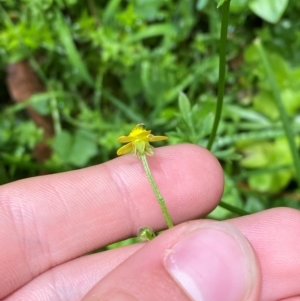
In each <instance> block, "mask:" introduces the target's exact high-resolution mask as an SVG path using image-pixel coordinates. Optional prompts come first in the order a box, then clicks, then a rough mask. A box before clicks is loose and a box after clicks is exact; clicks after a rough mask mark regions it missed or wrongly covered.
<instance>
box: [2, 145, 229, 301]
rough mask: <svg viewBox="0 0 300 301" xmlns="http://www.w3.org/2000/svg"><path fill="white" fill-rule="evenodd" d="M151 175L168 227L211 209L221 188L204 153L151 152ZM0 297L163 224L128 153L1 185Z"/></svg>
mask: <svg viewBox="0 0 300 301" xmlns="http://www.w3.org/2000/svg"><path fill="white" fill-rule="evenodd" d="M149 164H150V168H151V169H152V171H153V176H154V178H155V180H156V182H157V184H158V187H160V189H161V193H162V195H163V196H164V197H165V199H166V203H167V206H168V208H169V211H170V214H171V216H172V218H173V221H174V222H175V224H176V223H180V222H182V221H184V220H188V219H193V218H197V217H199V216H201V215H203V214H206V213H208V212H209V211H211V210H212V209H213V208H214V207H215V206H216V205H217V203H218V201H219V198H220V195H221V193H222V189H223V175H222V170H221V168H220V165H219V163H218V161H217V160H216V159H215V158H214V157H213V156H212V155H211V154H210V153H209V152H208V151H207V150H205V149H202V148H200V147H197V146H194V145H178V146H170V147H163V148H158V149H156V154H155V156H154V157H151V158H149ZM0 217H1V218H0V241H1V243H2V244H3V245H5V246H6V247H5V248H1V249H0V266H1V270H0V279H1V281H0V298H1V297H4V296H6V295H7V294H9V293H11V292H12V291H13V290H15V289H16V288H18V287H19V286H21V285H23V284H24V283H26V282H28V281H29V280H31V279H32V278H34V277H35V276H37V275H38V274H40V273H42V272H44V271H45V270H47V269H49V268H51V267H53V266H56V265H58V264H61V263H62V262H64V261H67V260H70V259H72V258H75V257H78V256H80V255H82V254H84V253H86V252H88V251H90V250H93V249H95V248H97V247H100V246H104V245H107V244H110V243H112V242H114V241H118V240H121V239H124V238H126V237H130V236H134V235H136V233H137V230H138V229H139V228H140V227H142V226H145V225H146V226H150V227H153V228H154V229H155V230H158V229H163V228H164V227H165V222H164V220H163V217H162V213H161V211H160V208H159V206H158V204H157V201H156V199H155V197H154V194H153V192H152V191H151V188H150V184H149V183H148V182H147V179H146V176H145V174H144V171H143V169H142V165H141V162H140V161H139V160H138V159H137V158H136V157H134V156H133V155H128V156H124V157H121V158H117V159H115V160H112V161H110V162H107V163H104V164H102V165H99V166H94V167H90V168H86V169H82V170H78V171H73V172H67V173H62V174H57V175H50V176H43V177H37V178H31V179H26V180H22V181H18V182H15V183H11V184H8V185H4V186H2V187H0Z"/></svg>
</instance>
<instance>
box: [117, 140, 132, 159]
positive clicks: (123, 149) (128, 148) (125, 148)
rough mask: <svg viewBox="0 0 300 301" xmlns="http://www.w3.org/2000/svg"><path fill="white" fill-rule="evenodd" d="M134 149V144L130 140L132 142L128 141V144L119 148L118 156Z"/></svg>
mask: <svg viewBox="0 0 300 301" xmlns="http://www.w3.org/2000/svg"><path fill="white" fill-rule="evenodd" d="M132 150H133V146H132V143H131V142H130V143H127V144H126V145H123V146H122V147H120V148H119V149H118V150H117V155H118V156H121V155H125V154H128V153H130V152H132Z"/></svg>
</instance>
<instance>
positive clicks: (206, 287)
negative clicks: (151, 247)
mask: <svg viewBox="0 0 300 301" xmlns="http://www.w3.org/2000/svg"><path fill="white" fill-rule="evenodd" d="M165 267H166V269H167V271H168V272H169V274H170V275H171V277H173V279H174V280H175V281H176V282H177V283H178V284H179V285H180V286H181V287H182V288H183V290H184V291H186V293H187V295H189V296H190V298H191V300H205V301H215V300H222V301H227V300H228V301H235V300H239V301H256V300H258V299H259V293H260V282H261V277H260V267H259V263H258V260H257V259H256V256H255V253H254V251H253V249H252V247H251V245H250V243H249V242H248V240H247V239H246V238H245V237H244V236H243V235H242V234H241V232H239V231H238V230H237V229H236V228H235V227H233V226H231V225H230V224H227V223H225V222H208V223H207V222H204V224H202V225H201V226H200V228H197V229H196V230H193V231H192V232H190V233H188V234H187V235H186V236H185V237H184V238H182V239H181V240H180V241H178V242H177V243H176V244H175V245H174V246H173V247H172V248H171V250H170V251H169V254H168V255H167V256H166V258H165Z"/></svg>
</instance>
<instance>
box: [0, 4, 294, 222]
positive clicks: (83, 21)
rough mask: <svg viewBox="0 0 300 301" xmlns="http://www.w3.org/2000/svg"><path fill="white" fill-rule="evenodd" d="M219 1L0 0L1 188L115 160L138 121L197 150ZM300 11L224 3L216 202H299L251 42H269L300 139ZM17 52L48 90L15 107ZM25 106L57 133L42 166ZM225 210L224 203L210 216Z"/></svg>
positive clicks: (209, 102)
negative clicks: (121, 140) (8, 77)
mask: <svg viewBox="0 0 300 301" xmlns="http://www.w3.org/2000/svg"><path fill="white" fill-rule="evenodd" d="M221 2H222V1H220V2H219V4H221ZM217 4H218V3H217V1H208V0H186V1H174V0H148V1H145V0H127V1H125V0H123V1H121V0H110V1H104V0H102V1H101V0H99V1H95V0H87V1H80V0H47V1H39V0H30V1H29V0H20V1H14V0H6V1H5V0H0V81H1V82H0V85H1V89H0V90H1V92H0V96H1V100H0V109H1V111H0V183H1V184H3V183H6V182H10V181H13V180H16V179H19V178H24V177H28V176H33V175H38V174H40V173H41V172H42V171H47V172H59V171H64V170H70V169H75V168H82V167H85V166H89V165H93V164H97V163H101V162H105V161H107V160H109V159H112V158H114V157H115V156H116V150H117V148H118V147H119V144H118V143H117V142H116V138H117V137H118V136H119V135H122V134H126V133H127V132H128V131H129V130H130V129H131V128H132V126H133V125H134V124H136V123H139V122H144V123H145V124H146V126H147V127H148V128H151V129H152V130H153V132H157V133H159V134H168V135H169V137H170V139H169V141H170V143H171V144H175V143H182V142H190V143H195V144H199V145H202V146H204V147H205V146H206V145H207V141H208V137H209V134H210V131H211V128H212V123H213V119H214V111H215V105H216V94H217V85H218V68H219V61H218V50H219V49H218V48H219V35H220V9H217ZM299 11H300V2H299V1H297V0H289V1H288V0H285V1H282V0H251V1H250V0H232V3H231V13H230V18H229V28H228V50H227V53H228V54H227V63H228V64H227V66H228V68H227V82H226V93H225V104H224V110H223V114H222V120H221V124H220V127H219V130H218V134H217V138H216V141H215V143H214V145H213V149H212V152H213V153H214V154H215V155H216V156H217V157H218V158H219V160H220V161H221V163H222V165H223V168H224V171H225V174H226V187H225V194H224V198H223V200H224V201H225V202H227V203H229V204H231V205H236V206H239V207H243V208H244V209H246V210H248V211H250V212H253V211H259V210H263V209H265V208H269V207H273V206H280V205H286V206H292V207H296V208H299V200H300V194H299V192H298V187H297V185H296V182H295V172H294V169H293V161H292V157H291V155H290V149H289V144H288V143H287V140H286V138H285V134H284V131H283V129H282V124H281V120H280V114H279V112H278V109H277V107H276V104H275V102H274V99H273V95H272V91H271V89H270V86H269V83H268V80H267V77H266V74H265V71H264V69H263V65H262V62H261V61H260V58H259V55H258V53H257V49H256V48H255V47H254V46H253V41H254V40H255V39H257V38H259V39H260V40H261V41H262V43H263V44H264V46H265V48H266V50H267V55H268V58H269V60H270V63H271V67H272V70H273V72H274V75H275V77H276V80H277V83H278V86H279V88H280V93H281V97H282V99H283V101H284V106H285V109H286V110H287V112H288V114H289V118H290V123H291V124H292V125H293V128H294V131H295V136H298V133H299V132H300V118H299V117H300V115H299V108H300V89H299V87H300V52H299V49H300V19H299V14H298V12H299ZM23 59H26V60H28V61H29V62H30V65H31V66H32V68H33V69H34V70H35V72H36V73H37V74H38V76H39V78H40V80H41V82H42V84H43V85H44V87H45V92H43V93H39V94H36V95H33V96H32V97H31V98H30V99H28V100H27V101H26V102H22V103H17V104H16V103H13V102H12V101H11V99H10V97H9V93H8V90H7V87H6V83H5V69H6V67H7V65H9V64H12V63H14V62H18V61H20V60H23ZM28 106H31V107H33V108H35V110H37V111H38V112H39V113H40V114H41V115H50V116H51V117H52V119H53V122H54V130H55V135H54V137H53V138H51V139H48V140H47V143H48V145H49V146H50V147H51V149H52V156H51V157H50V158H49V159H48V160H47V161H45V162H43V163H37V162H36V160H35V158H34V156H33V152H32V150H33V148H34V146H35V145H36V144H37V143H38V142H39V141H41V140H42V136H43V135H42V131H41V129H40V128H38V127H37V126H36V125H35V124H34V122H33V121H32V120H31V119H30V117H29V116H28V115H27V113H26V108H27V107H28ZM297 141H298V140H297ZM183 155H184V154H183ZM199 173H201V170H199ZM229 214H230V212H229V211H226V210H224V209H223V210H221V211H219V212H217V211H216V212H214V213H213V215H212V216H213V217H215V218H220V219H222V218H225V217H228V215H229Z"/></svg>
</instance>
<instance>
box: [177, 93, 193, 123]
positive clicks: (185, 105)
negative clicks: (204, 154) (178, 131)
mask: <svg viewBox="0 0 300 301" xmlns="http://www.w3.org/2000/svg"><path fill="white" fill-rule="evenodd" d="M178 104H179V110H180V113H181V115H182V118H183V119H184V120H185V121H186V122H187V124H189V122H190V119H191V104H190V101H189V99H188V98H187V96H186V95H185V94H184V93H182V92H180V93H179V99H178Z"/></svg>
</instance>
